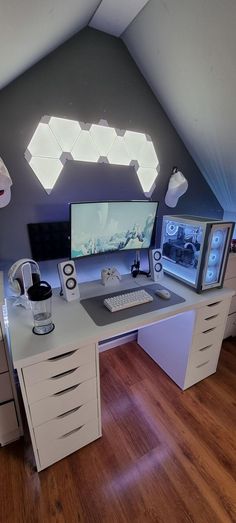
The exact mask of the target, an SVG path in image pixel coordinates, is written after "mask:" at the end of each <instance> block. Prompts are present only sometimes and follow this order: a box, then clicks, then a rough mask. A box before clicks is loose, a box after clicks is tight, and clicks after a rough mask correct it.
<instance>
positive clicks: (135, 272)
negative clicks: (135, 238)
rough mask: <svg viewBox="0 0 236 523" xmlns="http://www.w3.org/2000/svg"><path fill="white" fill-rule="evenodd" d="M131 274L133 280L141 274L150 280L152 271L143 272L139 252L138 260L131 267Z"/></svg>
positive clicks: (137, 254)
mask: <svg viewBox="0 0 236 523" xmlns="http://www.w3.org/2000/svg"><path fill="white" fill-rule="evenodd" d="M131 274H132V276H133V278H136V277H137V276H138V275H139V274H144V275H145V276H147V278H149V277H150V276H151V273H150V271H148V272H147V271H141V269H140V253H139V251H136V258H135V260H134V263H133V264H132V265H131Z"/></svg>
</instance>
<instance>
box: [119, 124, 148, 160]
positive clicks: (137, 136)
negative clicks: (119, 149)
mask: <svg viewBox="0 0 236 523" xmlns="http://www.w3.org/2000/svg"><path fill="white" fill-rule="evenodd" d="M124 142H125V145H126V147H127V150H128V152H129V155H130V158H132V160H134V159H136V160H137V159H138V154H139V152H140V149H141V147H142V146H143V145H144V144H145V143H146V142H147V139H146V135H145V134H143V133H136V132H133V131H125V134H124Z"/></svg>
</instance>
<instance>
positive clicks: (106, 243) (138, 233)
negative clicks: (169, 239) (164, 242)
mask: <svg viewBox="0 0 236 523" xmlns="http://www.w3.org/2000/svg"><path fill="white" fill-rule="evenodd" d="M157 207H158V203H157V202H151V201H148V200H144V201H129V202H121V201H114V202H113V201H112V202H80V203H71V204H70V217H71V258H80V257H82V256H90V255H92V254H102V253H107V252H113V251H125V250H131V249H148V248H149V247H150V245H151V241H152V234H153V230H154V224H155V218H156V212H157Z"/></svg>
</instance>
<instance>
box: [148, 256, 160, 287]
mask: <svg viewBox="0 0 236 523" xmlns="http://www.w3.org/2000/svg"><path fill="white" fill-rule="evenodd" d="M149 266H150V273H151V278H152V280H153V281H159V280H161V279H162V278H163V265H162V251H161V249H150V250H149Z"/></svg>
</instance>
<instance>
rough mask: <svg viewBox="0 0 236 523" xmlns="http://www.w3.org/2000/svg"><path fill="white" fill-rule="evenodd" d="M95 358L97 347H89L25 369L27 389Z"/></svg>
mask: <svg viewBox="0 0 236 523" xmlns="http://www.w3.org/2000/svg"><path fill="white" fill-rule="evenodd" d="M93 358H95V345H88V346H86V347H82V348H81V349H76V350H73V351H70V352H66V353H64V354H60V355H59V356H55V357H54V358H50V359H48V360H45V361H42V362H40V363H35V365H30V366H29V367H25V368H24V369H23V374H24V380H25V384H26V388H27V387H28V386H29V385H34V384H35V383H38V382H39V381H43V380H46V379H47V378H51V377H52V376H57V375H59V374H62V373H63V372H66V371H67V370H70V369H75V368H76V367H79V366H80V365H85V364H86V363H89V362H90V361H91V360H92V359H93Z"/></svg>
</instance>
